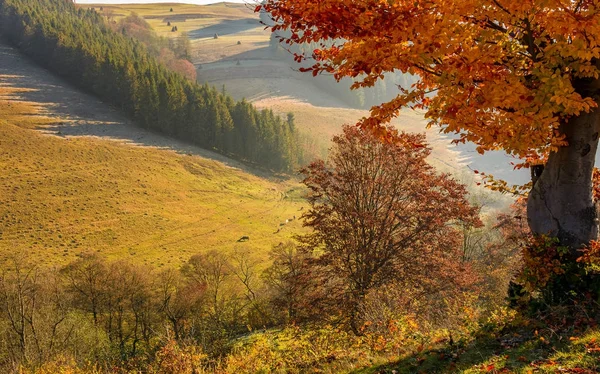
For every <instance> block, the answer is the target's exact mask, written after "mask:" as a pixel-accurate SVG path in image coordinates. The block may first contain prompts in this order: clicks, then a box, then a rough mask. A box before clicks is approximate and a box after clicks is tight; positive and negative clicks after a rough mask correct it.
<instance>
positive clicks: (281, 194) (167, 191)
mask: <svg viewBox="0 0 600 374" xmlns="http://www.w3.org/2000/svg"><path fill="white" fill-rule="evenodd" d="M16 91H17V90H14V89H10V88H8V87H6V86H3V87H0V170H2V173H1V174H0V190H1V191H3V192H2V194H1V195H0V258H6V257H7V256H9V255H11V254H15V253H20V252H26V253H28V256H30V258H31V259H32V260H34V261H36V262H38V263H42V264H57V263H65V262H68V261H71V260H73V259H75V258H76V256H78V255H80V254H81V253H86V252H99V253H101V254H103V255H104V256H106V257H108V258H130V259H132V260H133V261H140V262H144V263H147V264H153V265H155V266H159V267H160V266H176V265H179V264H181V263H182V262H183V261H186V260H187V259H188V258H189V257H190V256H191V255H193V254H195V253H198V252H202V251H207V250H211V249H216V250H219V251H223V252H226V253H231V252H233V251H238V250H249V251H251V252H252V253H253V255H254V256H257V257H259V258H264V257H265V254H266V253H267V251H268V250H269V249H270V248H271V246H272V245H274V244H278V243H279V242H281V241H285V240H286V239H288V238H290V237H291V235H292V234H293V233H297V232H299V231H301V230H302V229H301V228H300V227H301V225H300V223H299V221H298V220H295V221H292V222H291V223H289V224H287V225H285V226H283V228H282V230H281V232H280V233H277V234H275V233H274V232H275V231H276V230H277V229H278V228H279V224H280V223H281V222H285V220H286V219H288V218H291V217H293V216H294V215H296V216H299V215H300V212H299V208H300V207H301V206H302V205H303V202H302V201H301V200H300V199H298V198H297V197H296V196H298V195H299V194H300V192H299V191H296V192H295V193H292V192H289V191H290V190H297V189H298V188H299V185H298V184H297V183H294V182H280V183H276V182H270V181H267V180H264V179H261V178H258V177H255V176H253V175H251V174H248V173H244V172H242V171H241V170H239V169H234V168H231V167H228V166H225V165H224V164H222V163H219V162H217V161H212V160H207V159H204V158H201V157H198V156H187V155H180V154H176V153H175V152H173V151H165V150H159V149H154V148H151V147H134V146H130V145H125V144H120V143H117V142H113V141H107V140H100V139H93V138H86V137H71V138H60V137H56V136H49V135H44V134H41V133H39V132H38V131H36V130H33V129H32V128H33V127H35V126H36V125H40V124H48V123H50V122H52V121H55V119H50V118H47V117H42V116H40V115H39V114H38V111H39V108H38V107H36V105H34V104H32V103H26V102H21V101H18V100H16V98H15V97H14V96H12V95H15V94H16ZM244 235H247V236H249V237H250V240H249V241H247V242H245V243H238V242H237V240H238V239H239V238H240V237H241V236H244Z"/></svg>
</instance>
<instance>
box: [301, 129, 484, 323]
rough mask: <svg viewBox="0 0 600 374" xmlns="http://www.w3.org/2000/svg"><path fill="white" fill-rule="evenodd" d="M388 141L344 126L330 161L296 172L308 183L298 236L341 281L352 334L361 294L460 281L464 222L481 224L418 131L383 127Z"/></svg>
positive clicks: (433, 288) (432, 288) (426, 290)
mask: <svg viewBox="0 0 600 374" xmlns="http://www.w3.org/2000/svg"><path fill="white" fill-rule="evenodd" d="M388 132H389V137H390V140H391V141H390V142H381V141H380V139H379V138H378V137H377V136H375V135H374V134H373V133H371V132H366V131H362V130H360V129H358V128H356V127H345V128H344V132H343V134H342V135H340V136H336V137H335V138H334V139H333V143H334V146H333V148H332V150H331V153H330V157H329V161H328V162H327V163H325V162H324V161H316V162H314V163H312V164H311V165H309V166H308V167H306V168H305V169H304V170H303V171H302V172H303V173H304V174H305V175H306V179H305V180H304V184H306V186H308V188H309V189H310V194H309V197H308V201H309V203H310V209H309V210H308V211H307V212H306V213H305V214H304V216H303V217H304V219H305V226H308V227H311V228H313V229H314V231H313V233H311V234H308V235H305V236H304V237H302V242H304V243H305V244H307V245H308V247H309V248H311V249H313V251H314V253H315V254H317V256H318V258H317V260H316V262H317V264H318V265H319V266H321V267H322V269H323V271H324V272H327V273H329V274H330V275H331V276H332V277H336V278H338V279H339V280H340V282H339V285H340V286H339V288H338V289H337V290H335V292H334V290H332V294H335V293H337V295H332V296H334V297H337V298H338V299H339V305H340V306H343V307H342V308H341V311H342V312H343V313H345V314H346V317H347V318H348V320H349V323H350V326H351V328H352V329H353V330H354V332H357V333H358V332H359V331H360V327H361V316H360V311H361V306H362V303H363V301H364V299H365V297H366V296H367V294H368V293H369V292H370V291H371V290H373V289H375V288H377V287H381V286H384V285H389V284H390V283H392V282H395V283H397V284H399V285H400V287H407V288H408V287H410V288H412V289H415V288H421V289H422V291H423V292H422V294H423V295H431V294H433V293H435V292H437V291H439V290H442V289H445V288H448V287H452V286H459V287H460V284H461V283H462V281H461V280H460V279H461V277H462V276H463V275H464V274H463V273H461V272H463V271H465V272H468V271H467V269H466V268H467V267H468V266H466V264H464V263H463V262H462V258H461V255H460V248H461V243H462V239H461V235H460V232H461V230H462V226H461V225H463V224H470V225H478V224H480V221H479V218H478V215H477V209H476V208H475V207H472V206H470V205H469V203H468V202H467V200H466V194H467V192H466V190H465V187H464V186H463V185H461V184H459V183H458V182H456V181H455V180H454V179H452V178H450V177H449V176H448V175H447V174H439V173H437V172H436V171H435V170H434V169H433V168H432V167H431V166H430V165H428V164H427V162H426V160H425V159H426V157H427V156H428V155H429V154H430V149H429V148H427V147H419V148H416V147H412V146H407V145H406V144H417V143H418V144H422V143H423V141H424V136H423V135H416V134H406V133H398V132H396V131H395V130H393V129H388Z"/></svg>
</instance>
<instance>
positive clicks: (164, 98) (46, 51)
mask: <svg viewBox="0 0 600 374" xmlns="http://www.w3.org/2000/svg"><path fill="white" fill-rule="evenodd" d="M129 21H130V22H128V23H127V24H126V25H127V27H128V28H129V31H127V30H125V32H126V33H127V32H131V33H134V34H135V35H136V36H138V37H141V38H143V37H144V35H145V34H144V31H143V30H145V27H146V26H144V22H145V21H143V20H142V19H140V18H139V17H138V18H132V19H130V20H129ZM0 25H2V27H1V28H0V32H2V34H3V35H4V36H5V37H7V38H8V39H9V40H10V41H11V42H12V43H13V44H14V45H16V46H18V47H19V48H20V50H21V51H22V52H24V53H25V54H27V55H28V56H29V57H31V58H32V59H34V60H35V61H36V62H38V63H39V64H41V65H43V66H44V67H46V68H48V69H50V70H51V71H52V72H54V73H55V74H57V75H59V76H61V77H63V78H65V79H66V80H68V81H69V82H70V83H72V84H74V85H76V86H78V87H80V88H82V89H84V90H86V91H88V92H91V93H93V94H95V95H96V96H98V97H99V98H101V99H102V100H104V101H106V102H108V103H110V104H113V105H115V106H116V107H118V108H119V109H121V110H122V111H123V112H124V113H125V114H127V115H128V116H130V117H131V118H132V119H134V120H135V121H136V122H137V123H139V124H140V125H141V126H143V127H145V128H148V129H152V130H156V131H159V132H162V133H165V134H167V135H169V136H174V137H177V138H179V139H182V140H185V141H187V142H191V143H194V144H197V145H200V146H202V147H206V148H209V149H216V150H217V151H219V152H222V153H225V154H228V155H232V156H234V157H235V158H237V159H240V160H247V161H250V162H253V163H257V164H259V165H261V166H264V167H267V168H269V169H273V170H277V171H284V172H289V171H291V170H293V169H294V168H295V167H296V166H297V165H299V164H300V163H302V162H303V160H302V159H301V157H300V156H299V155H300V153H301V152H300V151H299V149H298V147H297V144H296V138H297V134H296V133H295V132H294V131H292V130H291V129H290V127H289V126H288V124H287V123H286V122H285V121H284V120H282V119H281V118H280V117H278V116H276V115H275V114H274V113H273V112H272V111H269V110H263V111H260V112H259V111H257V110H256V109H255V108H254V107H253V106H252V105H251V104H249V103H248V102H245V101H241V102H237V103H236V102H234V101H233V99H232V98H231V97H229V96H227V95H223V94H220V93H219V92H218V91H217V90H216V89H214V88H211V87H209V86H208V85H202V86H201V85H198V84H195V83H192V82H190V81H188V80H187V79H186V78H184V77H183V76H182V75H180V74H177V73H173V72H170V71H169V70H167V69H166V68H165V67H163V66H162V65H161V64H160V63H159V62H158V61H157V60H156V59H155V58H153V57H152V56H151V55H150V54H149V52H148V48H146V47H145V46H144V45H143V44H142V43H141V42H138V41H135V40H132V39H131V38H130V37H127V36H125V35H122V33H116V32H113V31H112V30H111V28H110V26H109V25H107V24H106V22H105V20H104V19H103V17H102V16H101V15H100V14H98V13H96V12H94V11H92V10H84V9H81V8H79V9H78V8H76V7H75V6H74V5H73V4H72V3H71V2H68V1H61V0H43V1H37V0H35V1H34V0H4V1H2V2H0ZM159 54H160V52H159ZM184 68H185V69H186V70H189V66H187V67H184Z"/></svg>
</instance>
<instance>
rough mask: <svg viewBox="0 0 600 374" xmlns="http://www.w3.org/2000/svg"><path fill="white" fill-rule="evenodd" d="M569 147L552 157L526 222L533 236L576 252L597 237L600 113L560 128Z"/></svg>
mask: <svg viewBox="0 0 600 374" xmlns="http://www.w3.org/2000/svg"><path fill="white" fill-rule="evenodd" d="M560 131H561V132H562V133H563V134H565V135H566V140H567V142H568V143H569V144H568V146H566V147H561V148H559V150H558V151H557V152H553V153H551V154H550V156H549V158H548V162H547V163H546V165H545V167H544V169H543V172H542V174H541V175H540V176H539V179H537V181H534V186H533V189H532V191H531V193H530V194H529V198H528V200H527V220H528V222H529V227H530V228H531V231H532V232H533V234H536V235H542V234H545V235H549V236H552V237H557V238H558V239H559V241H560V244H561V245H563V246H568V247H569V248H571V257H572V258H571V260H574V259H575V258H576V256H577V249H579V248H581V247H582V246H584V245H586V244H587V243H589V241H590V240H594V239H597V237H598V212H597V210H596V206H595V205H594V202H593V200H592V172H593V170H594V161H595V157H596V149H597V147H598V134H599V132H600V109H595V110H593V111H592V112H590V113H582V114H581V115H580V116H578V117H573V118H571V119H570V120H569V121H568V122H565V123H563V124H562V125H561V126H560Z"/></svg>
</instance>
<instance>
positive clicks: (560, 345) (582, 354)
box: [353, 321, 600, 374]
mask: <svg viewBox="0 0 600 374" xmlns="http://www.w3.org/2000/svg"><path fill="white" fill-rule="evenodd" d="M592 325H594V324H592ZM598 372H600V330H599V329H598V328H597V327H589V326H588V327H585V325H584V326H580V328H579V329H577V328H572V327H570V328H568V329H564V330H554V329H551V328H548V326H544V325H543V324H540V323H538V321H529V322H527V326H523V325H521V324H515V325H509V326H507V327H505V328H503V329H501V330H493V331H485V330H482V331H480V332H478V333H476V334H475V336H474V337H471V339H470V340H469V339H466V340H464V341H461V342H458V343H457V344H454V345H452V346H448V345H445V346H437V347H431V346H430V347H427V348H426V349H423V347H422V346H421V347H419V349H417V350H415V351H414V353H413V354H410V355H407V356H404V357H402V358H400V359H399V360H398V361H396V362H392V363H388V364H383V365H378V366H371V367H367V368H364V369H360V370H356V371H353V373H354V374H375V373H377V374H384V373H385V374H392V373H393V374H408V373H439V374H446V373H448V374H449V373H464V374H479V373H522V374H531V373H572V374H576V373H579V374H593V373H598Z"/></svg>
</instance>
